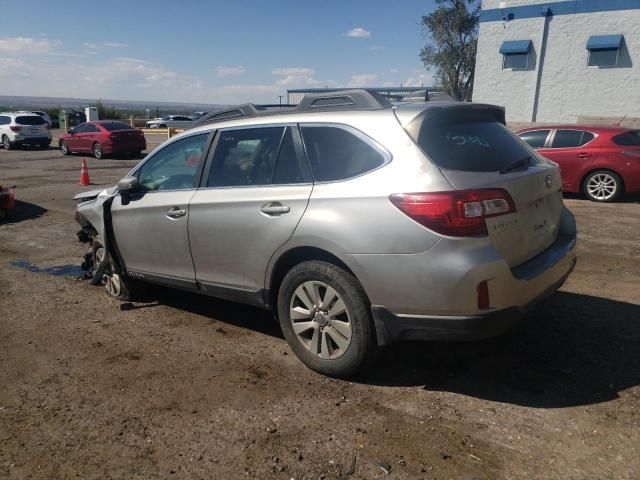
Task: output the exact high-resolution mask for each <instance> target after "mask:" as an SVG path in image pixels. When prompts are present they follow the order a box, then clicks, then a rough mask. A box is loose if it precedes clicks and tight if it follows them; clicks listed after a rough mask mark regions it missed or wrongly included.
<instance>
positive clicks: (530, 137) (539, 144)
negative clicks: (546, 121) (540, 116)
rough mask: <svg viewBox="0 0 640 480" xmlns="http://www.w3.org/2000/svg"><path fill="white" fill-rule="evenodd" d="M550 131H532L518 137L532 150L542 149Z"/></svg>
mask: <svg viewBox="0 0 640 480" xmlns="http://www.w3.org/2000/svg"><path fill="white" fill-rule="evenodd" d="M550 131H551V130H533V131H531V132H524V133H521V134H519V135H518V136H519V137H520V138H521V139H522V140H523V141H525V142H527V143H528V144H529V145H530V146H531V147H533V148H544V145H545V143H546V141H547V137H548V136H549V132H550Z"/></svg>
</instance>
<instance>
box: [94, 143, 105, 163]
mask: <svg viewBox="0 0 640 480" xmlns="http://www.w3.org/2000/svg"><path fill="white" fill-rule="evenodd" d="M91 151H92V152H93V156H94V157H96V158H97V159H98V160H102V159H103V158H104V152H103V150H102V145H100V144H99V143H98V142H96V143H94V144H93V147H91Z"/></svg>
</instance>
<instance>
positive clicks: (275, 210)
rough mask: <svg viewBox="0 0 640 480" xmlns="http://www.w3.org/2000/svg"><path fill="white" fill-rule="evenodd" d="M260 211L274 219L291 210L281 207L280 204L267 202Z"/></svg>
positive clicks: (285, 206)
mask: <svg viewBox="0 0 640 480" xmlns="http://www.w3.org/2000/svg"><path fill="white" fill-rule="evenodd" d="M260 211H261V212H262V213H264V214H265V215H269V216H272V217H274V216H278V215H282V214H283V213H289V212H290V211H291V208H290V207H289V206H287V205H282V204H281V203H280V202H267V203H265V204H264V205H262V207H260Z"/></svg>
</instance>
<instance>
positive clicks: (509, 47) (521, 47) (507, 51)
mask: <svg viewBox="0 0 640 480" xmlns="http://www.w3.org/2000/svg"><path fill="white" fill-rule="evenodd" d="M531 46H532V43H531V40H509V41H506V42H502V46H501V47H500V53H502V54H503V55H513V54H516V53H529V51H530V50H531Z"/></svg>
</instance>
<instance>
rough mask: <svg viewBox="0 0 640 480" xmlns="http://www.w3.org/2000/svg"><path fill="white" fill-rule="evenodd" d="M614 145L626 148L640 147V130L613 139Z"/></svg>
mask: <svg viewBox="0 0 640 480" xmlns="http://www.w3.org/2000/svg"><path fill="white" fill-rule="evenodd" d="M613 143H615V144H616V145H623V146H625V147H640V130H633V131H632V132H627V133H623V134H622V135H616V136H615V137H613Z"/></svg>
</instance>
